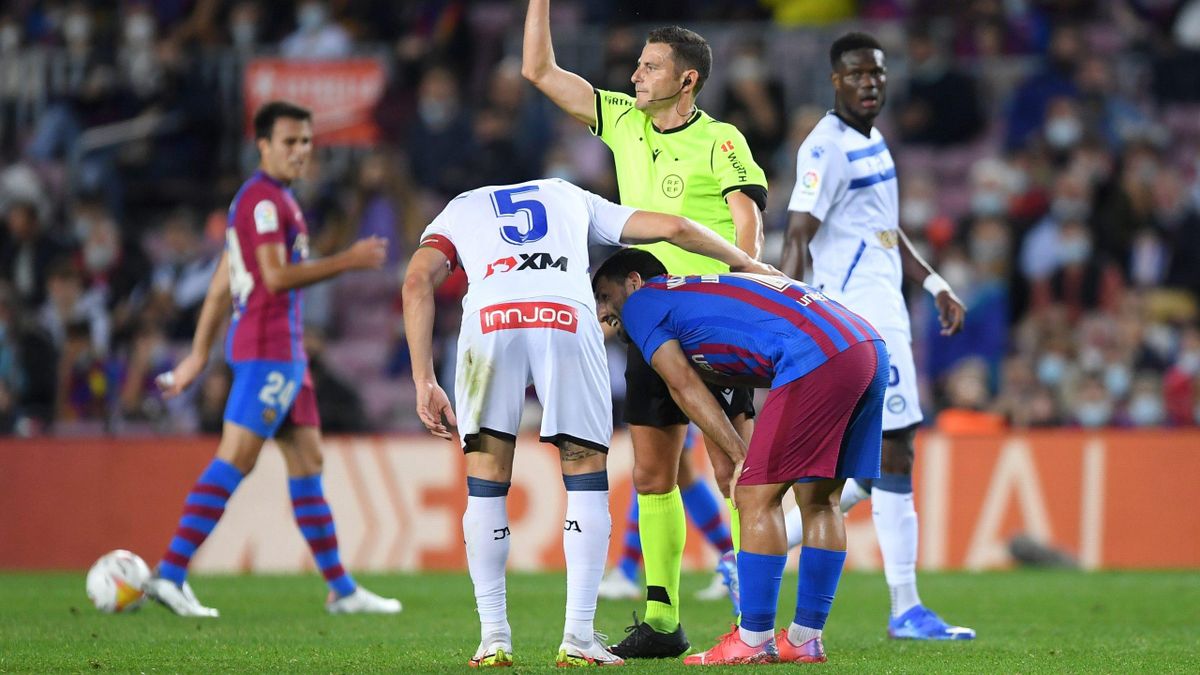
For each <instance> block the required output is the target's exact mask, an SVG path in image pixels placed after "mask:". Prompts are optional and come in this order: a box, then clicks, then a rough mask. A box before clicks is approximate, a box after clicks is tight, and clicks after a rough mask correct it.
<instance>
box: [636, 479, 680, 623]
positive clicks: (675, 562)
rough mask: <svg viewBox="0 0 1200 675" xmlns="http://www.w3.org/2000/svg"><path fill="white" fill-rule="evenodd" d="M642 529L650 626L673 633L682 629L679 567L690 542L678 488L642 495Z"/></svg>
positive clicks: (639, 522)
mask: <svg viewBox="0 0 1200 675" xmlns="http://www.w3.org/2000/svg"><path fill="white" fill-rule="evenodd" d="M638 530H639V532H640V533H641V535H642V560H643V564H644V565H645V568H646V623H648V624H650V627H651V628H653V629H654V630H656V631H658V632H660V633H671V632H673V631H674V630H675V628H676V627H677V626H679V568H680V566H681V565H682V564H683V546H684V544H685V543H686V541H687V521H686V520H685V518H684V512H683V498H682V497H681V496H680V494H679V488H678V487H676V488H675V489H673V490H671V491H670V492H668V493H666V494H662V495H638Z"/></svg>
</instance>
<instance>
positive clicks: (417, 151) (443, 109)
mask: <svg viewBox="0 0 1200 675" xmlns="http://www.w3.org/2000/svg"><path fill="white" fill-rule="evenodd" d="M458 88H459V82H458V78H457V77H455V75H454V73H453V72H451V71H450V70H449V69H448V68H445V67H441V66H434V67H432V68H430V69H429V70H428V71H426V72H425V75H424V77H423V78H422V79H421V84H420V87H419V89H418V94H417V119H416V120H415V122H414V123H413V124H412V125H411V130H410V132H409V136H408V151H409V162H410V165H411V167H412V169H411V170H412V175H413V178H414V180H416V182H417V184H418V185H420V186H422V187H425V188H429V189H431V190H434V191H436V192H437V193H438V194H439V195H440V196H442V197H443V198H445V199H449V198H450V197H453V196H454V195H456V194H458V193H460V192H463V191H465V190H468V189H471V188H475V187H479V185H480V184H479V182H478V181H476V180H475V178H474V177H473V176H472V175H471V171H470V167H471V161H472V159H473V157H474V155H475V147H476V145H475V140H474V138H473V137H472V133H471V131H472V130H471V121H470V116H469V114H468V113H467V111H465V110H463V108H462V105H461V101H460V94H459V89H458Z"/></svg>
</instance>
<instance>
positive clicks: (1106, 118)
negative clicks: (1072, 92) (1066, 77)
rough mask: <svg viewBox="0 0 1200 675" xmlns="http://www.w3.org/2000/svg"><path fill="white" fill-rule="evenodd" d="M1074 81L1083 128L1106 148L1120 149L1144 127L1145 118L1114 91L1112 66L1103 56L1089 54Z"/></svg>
mask: <svg viewBox="0 0 1200 675" xmlns="http://www.w3.org/2000/svg"><path fill="white" fill-rule="evenodd" d="M1076 82H1077V83H1078V87H1079V107H1080V110H1081V112H1082V117H1083V122H1084V127H1085V129H1086V130H1087V133H1088V134H1089V135H1095V136H1098V137H1100V138H1102V139H1104V142H1105V143H1106V144H1107V145H1108V147H1110V148H1114V149H1116V148H1120V147H1121V145H1122V144H1123V143H1124V142H1125V139H1127V138H1130V137H1131V136H1133V135H1134V134H1135V133H1136V132H1137V131H1139V130H1140V129H1142V128H1143V127H1144V126H1145V125H1146V118H1145V115H1143V114H1142V112H1141V111H1140V110H1138V107H1137V106H1136V105H1134V104H1133V102H1132V101H1130V100H1128V99H1126V98H1125V97H1124V96H1121V95H1120V93H1119V92H1118V91H1117V83H1116V81H1115V79H1114V77H1113V72H1112V67H1111V66H1110V64H1109V61H1108V60H1107V59H1105V58H1104V57H1101V56H1099V55H1096V54H1093V55H1090V56H1087V57H1086V58H1084V59H1083V62H1082V63H1081V64H1080V66H1079V72H1078V74H1077V75H1076Z"/></svg>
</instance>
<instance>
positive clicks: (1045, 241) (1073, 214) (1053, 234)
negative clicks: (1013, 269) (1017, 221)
mask: <svg viewBox="0 0 1200 675" xmlns="http://www.w3.org/2000/svg"><path fill="white" fill-rule="evenodd" d="M1091 209H1092V206H1091V201H1090V195H1089V194H1088V185H1087V183H1086V182H1085V181H1084V180H1083V179H1082V178H1081V177H1080V176H1079V175H1076V174H1073V173H1064V174H1062V175H1060V176H1058V178H1057V179H1055V181H1054V190H1053V193H1052V201H1051V202H1050V210H1049V212H1048V213H1046V215H1045V216H1044V217H1043V218H1042V219H1041V220H1040V221H1039V222H1038V223H1037V224H1036V225H1034V227H1033V228H1032V229H1031V230H1030V231H1029V232H1028V233H1027V234H1026V235H1025V238H1024V241H1023V242H1022V243H1021V249H1020V270H1021V276H1022V277H1023V278H1024V279H1025V280H1026V281H1029V282H1031V283H1033V282H1038V281H1043V280H1046V279H1049V278H1050V277H1051V276H1052V275H1053V274H1054V273H1055V272H1056V271H1057V270H1058V268H1059V267H1061V266H1062V265H1063V264H1064V263H1065V262H1066V261H1068V260H1069V261H1071V262H1078V261H1079V260H1086V259H1087V256H1089V255H1090V254H1091V248H1090V247H1091V243H1092V242H1091V239H1090V237H1088V236H1087V232H1086V231H1084V232H1082V233H1079V235H1078V237H1077V238H1075V239H1071V240H1069V241H1068V242H1067V243H1068V244H1070V245H1072V246H1074V247H1075V248H1073V249H1070V250H1065V251H1064V250H1060V249H1059V248H1058V244H1059V240H1060V239H1061V238H1062V234H1061V230H1062V228H1063V226H1064V225H1065V224H1067V223H1084V222H1086V221H1087V219H1088V216H1090V215H1091ZM1085 238H1086V241H1084V240H1083V239H1085ZM1081 252H1082V254H1083V258H1080V253H1081Z"/></svg>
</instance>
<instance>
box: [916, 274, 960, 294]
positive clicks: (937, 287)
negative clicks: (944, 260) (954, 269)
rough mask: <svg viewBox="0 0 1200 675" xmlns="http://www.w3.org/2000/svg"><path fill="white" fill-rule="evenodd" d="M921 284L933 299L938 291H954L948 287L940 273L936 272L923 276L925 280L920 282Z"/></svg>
mask: <svg viewBox="0 0 1200 675" xmlns="http://www.w3.org/2000/svg"><path fill="white" fill-rule="evenodd" d="M921 285H922V286H923V287H925V290H927V291H929V294H930V295H932V296H933V297H934V299H935V300H936V299H937V296H938V293H941V292H942V291H946V292H947V293H953V292H954V291H952V290H951V289H950V284H948V283H946V280H945V279H943V278H942V275H940V274H938V273H937V272H933V273H931V274H930V275H929V276H927V277H925V281H923V282H921Z"/></svg>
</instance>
